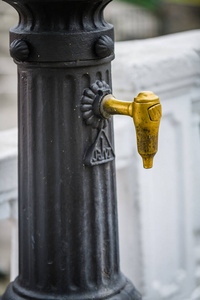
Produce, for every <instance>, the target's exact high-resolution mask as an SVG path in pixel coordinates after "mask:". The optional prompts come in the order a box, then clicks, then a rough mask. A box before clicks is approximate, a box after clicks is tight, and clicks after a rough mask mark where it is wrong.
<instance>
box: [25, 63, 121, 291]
mask: <svg viewBox="0 0 200 300" xmlns="http://www.w3.org/2000/svg"><path fill="white" fill-rule="evenodd" d="M101 69H102V70H101ZM99 70H100V71H98V72H96V71H95V69H94V71H93V70H92V68H91V69H90V70H89V74H90V76H89V75H88V72H85V71H86V70H85V68H80V70H79V72H77V71H76V74H75V72H74V70H73V69H65V68H63V69H62V71H60V70H59V72H58V70H57V69H56V68H55V69H54V68H47V69H39V70H38V68H31V67H29V68H28V69H27V68H26V69H23V68H19V82H20V87H21V88H20V92H19V125H20V126H19V135H20V136H19V140H20V151H19V152H20V163H19V167H20V170H19V173H20V174H21V178H20V188H19V203H20V245H21V247H20V261H22V264H21V265H20V274H19V283H20V285H22V286H23V287H29V288H31V289H33V290H34V289H35V290H37V289H40V290H41V291H43V292H46V293H52V292H57V291H59V293H60V292H62V293H68V294H69V295H73V294H81V293H83V292H84V293H86V291H87V292H88V293H89V294H90V293H96V290H97V289H98V293H99V294H101V293H102V294H107V293H108V290H109V289H110V290H111V289H113V287H114V285H115V284H116V282H118V284H119V282H120V281H121V287H122V286H123V285H124V280H123V279H121V275H120V271H119V257H118V256H119V255H118V232H117V228H118V226H117V212H116V189H115V167H114V164H113V163H112V162H109V163H106V164H103V165H101V166H94V167H88V166H85V165H84V163H83V157H84V153H85V151H86V150H87V149H88V148H89V147H90V146H91V144H92V143H93V142H94V140H95V138H96V136H97V134H98V130H97V129H92V128H91V127H90V126H87V125H85V123H84V122H83V119H82V116H81V111H80V99H81V93H82V91H83V90H84V88H85V87H88V85H90V84H91V83H93V82H95V80H96V79H102V80H106V81H107V80H108V79H109V78H108V77H109V74H110V70H109V65H108V66H107V67H106V68H105V66H102V67H99ZM108 83H109V82H108ZM74 91H75V92H74ZM110 126H112V125H110ZM111 130H112V129H111V128H109V127H108V128H107V129H106V133H107V135H108V137H109V139H110V140H111V141H112V135H111ZM112 143H113V142H112ZM77 145H79V147H77ZM80 166H82V167H81V168H80ZM102 178H103V179H104V180H102ZM60 274H62V276H60ZM106 289H107V291H106Z"/></svg>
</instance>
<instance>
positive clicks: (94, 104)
mask: <svg viewBox="0 0 200 300" xmlns="http://www.w3.org/2000/svg"><path fill="white" fill-rule="evenodd" d="M107 94H111V89H110V87H109V85H108V84H107V83H106V82H105V81H100V80H97V81H96V82H95V83H94V84H92V85H91V86H90V87H89V88H87V89H85V90H84V92H83V96H82V98H81V104H82V105H81V111H82V113H83V119H84V120H85V122H86V124H87V125H91V126H92V128H97V129H102V128H105V127H106V126H107V125H108V122H109V120H108V119H104V118H102V116H101V114H100V112H99V105H100V101H99V99H102V97H104V96H105V95H107Z"/></svg>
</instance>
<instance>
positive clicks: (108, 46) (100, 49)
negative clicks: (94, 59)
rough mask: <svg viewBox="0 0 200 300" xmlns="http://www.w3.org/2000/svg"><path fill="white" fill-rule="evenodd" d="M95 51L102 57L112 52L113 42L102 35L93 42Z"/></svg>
mask: <svg viewBox="0 0 200 300" xmlns="http://www.w3.org/2000/svg"><path fill="white" fill-rule="evenodd" d="M95 53H96V55H97V56H98V57H101V58H104V57H107V56H110V55H112V54H113V53H114V42H113V40H112V39H111V38H110V37H109V36H107V35H102V36H100V37H99V39H98V40H97V41H96V43H95Z"/></svg>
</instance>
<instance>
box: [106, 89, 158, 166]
mask: <svg viewBox="0 0 200 300" xmlns="http://www.w3.org/2000/svg"><path fill="white" fill-rule="evenodd" d="M100 112H101V114H102V115H103V116H104V118H109V117H110V116H111V115H115V114H120V115H128V116H130V117H132V118H133V121H134V124H135V128H136V135H137V147H138V152H139V154H140V155H141V156H142V159H143V166H144V168H145V169H149V168H152V166H153V157H154V155H155V154H156V152H157V150H158V131H159V125H160V119H161V116H162V108H161V104H160V101H159V98H158V96H156V95H155V94H154V93H153V92H149V91H148V92H147V91H145V92H141V93H139V95H138V96H137V97H135V98H134V101H133V102H127V101H121V100H117V99H115V97H114V96H113V95H111V94H109V95H106V96H105V97H104V98H103V99H102V101H101V104H100Z"/></svg>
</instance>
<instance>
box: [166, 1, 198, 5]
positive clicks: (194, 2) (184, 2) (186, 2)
mask: <svg viewBox="0 0 200 300" xmlns="http://www.w3.org/2000/svg"><path fill="white" fill-rule="evenodd" d="M165 1H166V2H172V3H180V4H191V5H200V0H165Z"/></svg>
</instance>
